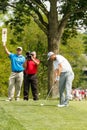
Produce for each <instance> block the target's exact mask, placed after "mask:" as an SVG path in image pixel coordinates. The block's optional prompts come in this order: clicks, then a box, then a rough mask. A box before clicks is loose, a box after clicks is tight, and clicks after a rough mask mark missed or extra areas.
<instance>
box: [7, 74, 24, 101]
mask: <svg viewBox="0 0 87 130" xmlns="http://www.w3.org/2000/svg"><path fill="white" fill-rule="evenodd" d="M22 82H23V72H20V73H15V72H11V75H10V77H9V87H8V98H11V99H12V98H13V97H14V93H15V99H17V98H19V97H20V92H21V86H22Z"/></svg>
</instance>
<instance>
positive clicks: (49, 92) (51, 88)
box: [45, 85, 54, 100]
mask: <svg viewBox="0 0 87 130" xmlns="http://www.w3.org/2000/svg"><path fill="white" fill-rule="evenodd" d="M53 88H54V85H53V86H52V87H51V89H50V91H49V93H48V95H47V97H46V99H45V100H47V99H48V97H49V95H50V93H51V91H52V89H53Z"/></svg>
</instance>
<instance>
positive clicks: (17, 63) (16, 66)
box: [9, 53, 25, 72]
mask: <svg viewBox="0 0 87 130" xmlns="http://www.w3.org/2000/svg"><path fill="white" fill-rule="evenodd" d="M9 58H10V60H11V69H12V71H13V72H15V71H23V70H24V67H23V64H24V62H25V57H24V56H22V55H17V54H13V53H10V55H9Z"/></svg>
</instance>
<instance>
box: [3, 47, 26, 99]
mask: <svg viewBox="0 0 87 130" xmlns="http://www.w3.org/2000/svg"><path fill="white" fill-rule="evenodd" d="M4 49H5V52H6V53H7V55H8V56H9V58H10V60H11V70H12V72H11V75H10V77H9V87H8V99H7V100H6V101H12V100H13V98H14V92H15V100H16V101H18V100H19V98H20V92H21V86H22V82H23V71H24V67H23V64H24V62H25V57H24V56H22V47H17V54H13V53H11V52H9V50H8V49H7V47H6V45H4Z"/></svg>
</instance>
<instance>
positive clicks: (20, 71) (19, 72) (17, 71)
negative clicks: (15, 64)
mask: <svg viewBox="0 0 87 130" xmlns="http://www.w3.org/2000/svg"><path fill="white" fill-rule="evenodd" d="M12 72H14V73H20V72H23V71H12Z"/></svg>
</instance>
